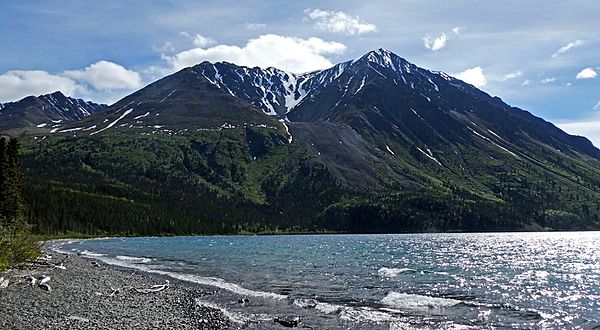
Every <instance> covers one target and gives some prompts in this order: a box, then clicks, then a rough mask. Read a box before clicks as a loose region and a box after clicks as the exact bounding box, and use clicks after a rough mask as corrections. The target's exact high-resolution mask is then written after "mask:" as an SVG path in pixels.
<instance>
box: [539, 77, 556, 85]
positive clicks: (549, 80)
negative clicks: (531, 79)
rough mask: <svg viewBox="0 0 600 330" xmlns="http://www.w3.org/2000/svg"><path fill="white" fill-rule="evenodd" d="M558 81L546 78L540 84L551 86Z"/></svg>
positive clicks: (553, 78)
mask: <svg viewBox="0 0 600 330" xmlns="http://www.w3.org/2000/svg"><path fill="white" fill-rule="evenodd" d="M555 81H556V78H555V77H551V78H544V79H542V80H540V83H542V84H549V83H553V82H555Z"/></svg>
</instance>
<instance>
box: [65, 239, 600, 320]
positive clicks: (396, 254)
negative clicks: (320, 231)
mask: <svg viewBox="0 0 600 330" xmlns="http://www.w3.org/2000/svg"><path fill="white" fill-rule="evenodd" d="M55 249H57V250H60V251H63V252H69V253H79V254H80V255H82V256H85V257H88V258H95V259H99V260H101V261H104V262H107V263H110V264H114V265H117V266H121V267H127V268H133V269H138V270H141V271H145V272H150V273H155V274H159V275H163V276H167V277H170V278H173V279H177V280H183V281H186V282H190V283H196V284H201V285H204V286H207V289H208V292H209V294H205V295H202V296H200V297H197V300H196V301H197V303H198V304H202V305H206V306H211V307H215V308H219V309H221V310H222V311H223V312H224V313H225V314H226V316H227V317H229V318H230V319H231V320H232V322H234V323H235V324H236V325H237V326H239V327H242V328H249V329H252V328H270V327H275V324H274V323H272V320H273V318H274V317H280V318H285V317H295V316H299V317H300V319H301V321H302V323H301V326H302V327H312V328H315V329H322V328H344V329H346V328H355V329H365V328H366V329H405V328H417V329H419V328H432V329H438V328H460V329H464V328H492V327H501V328H504V327H506V328H577V327H581V328H594V327H600V232H568V233H492V234H414V235H413V234H402V235H310V236H308V235H307V236H304V235H302V236H215V237H141V238H109V239H96V240H82V241H69V242H64V241H63V242H59V243H57V245H56V246H55ZM242 298H247V299H248V302H246V303H243V304H242V303H240V302H239V301H240V299H242Z"/></svg>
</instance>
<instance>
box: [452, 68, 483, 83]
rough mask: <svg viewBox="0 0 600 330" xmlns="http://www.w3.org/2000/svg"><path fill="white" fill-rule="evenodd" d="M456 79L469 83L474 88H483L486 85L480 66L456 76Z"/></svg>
mask: <svg viewBox="0 0 600 330" xmlns="http://www.w3.org/2000/svg"><path fill="white" fill-rule="evenodd" d="M456 78H458V79H460V80H462V81H464V82H466V83H469V84H471V85H473V86H475V87H483V86H485V85H486V84H487V78H486V77H485V74H484V73H483V69H482V68H481V67H480V66H476V67H474V68H471V69H467V70H465V71H463V72H461V73H459V74H457V75H456Z"/></svg>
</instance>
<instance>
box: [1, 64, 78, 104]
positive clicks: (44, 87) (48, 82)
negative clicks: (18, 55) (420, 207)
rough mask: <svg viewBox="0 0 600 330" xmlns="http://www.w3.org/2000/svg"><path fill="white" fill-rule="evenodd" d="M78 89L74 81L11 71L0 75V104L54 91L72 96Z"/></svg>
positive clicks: (60, 77)
mask: <svg viewBox="0 0 600 330" xmlns="http://www.w3.org/2000/svg"><path fill="white" fill-rule="evenodd" d="M79 88H80V87H79V86H78V85H77V83H76V82H75V81H73V80H71V79H69V78H66V77H62V76H58V75H53V74H50V73H48V72H46V71H21V70H13V71H8V72H5V73H4V74H2V75H0V102H11V101H17V100H20V99H22V98H24V97H26V96H29V95H36V96H37V95H42V94H48V93H52V92H55V91H61V92H63V93H64V94H67V95H73V93H75V92H76V90H78V89H79Z"/></svg>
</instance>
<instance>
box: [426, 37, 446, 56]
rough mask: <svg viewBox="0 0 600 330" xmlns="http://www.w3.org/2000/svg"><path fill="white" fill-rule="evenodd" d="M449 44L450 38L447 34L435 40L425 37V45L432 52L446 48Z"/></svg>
mask: <svg viewBox="0 0 600 330" xmlns="http://www.w3.org/2000/svg"><path fill="white" fill-rule="evenodd" d="M447 43H448V36H446V33H442V34H441V35H440V36H439V37H437V38H433V37H431V36H425V37H423V45H424V46H425V48H427V49H431V50H432V51H434V52H435V51H438V50H440V49H442V48H444V47H446V44H447Z"/></svg>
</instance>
